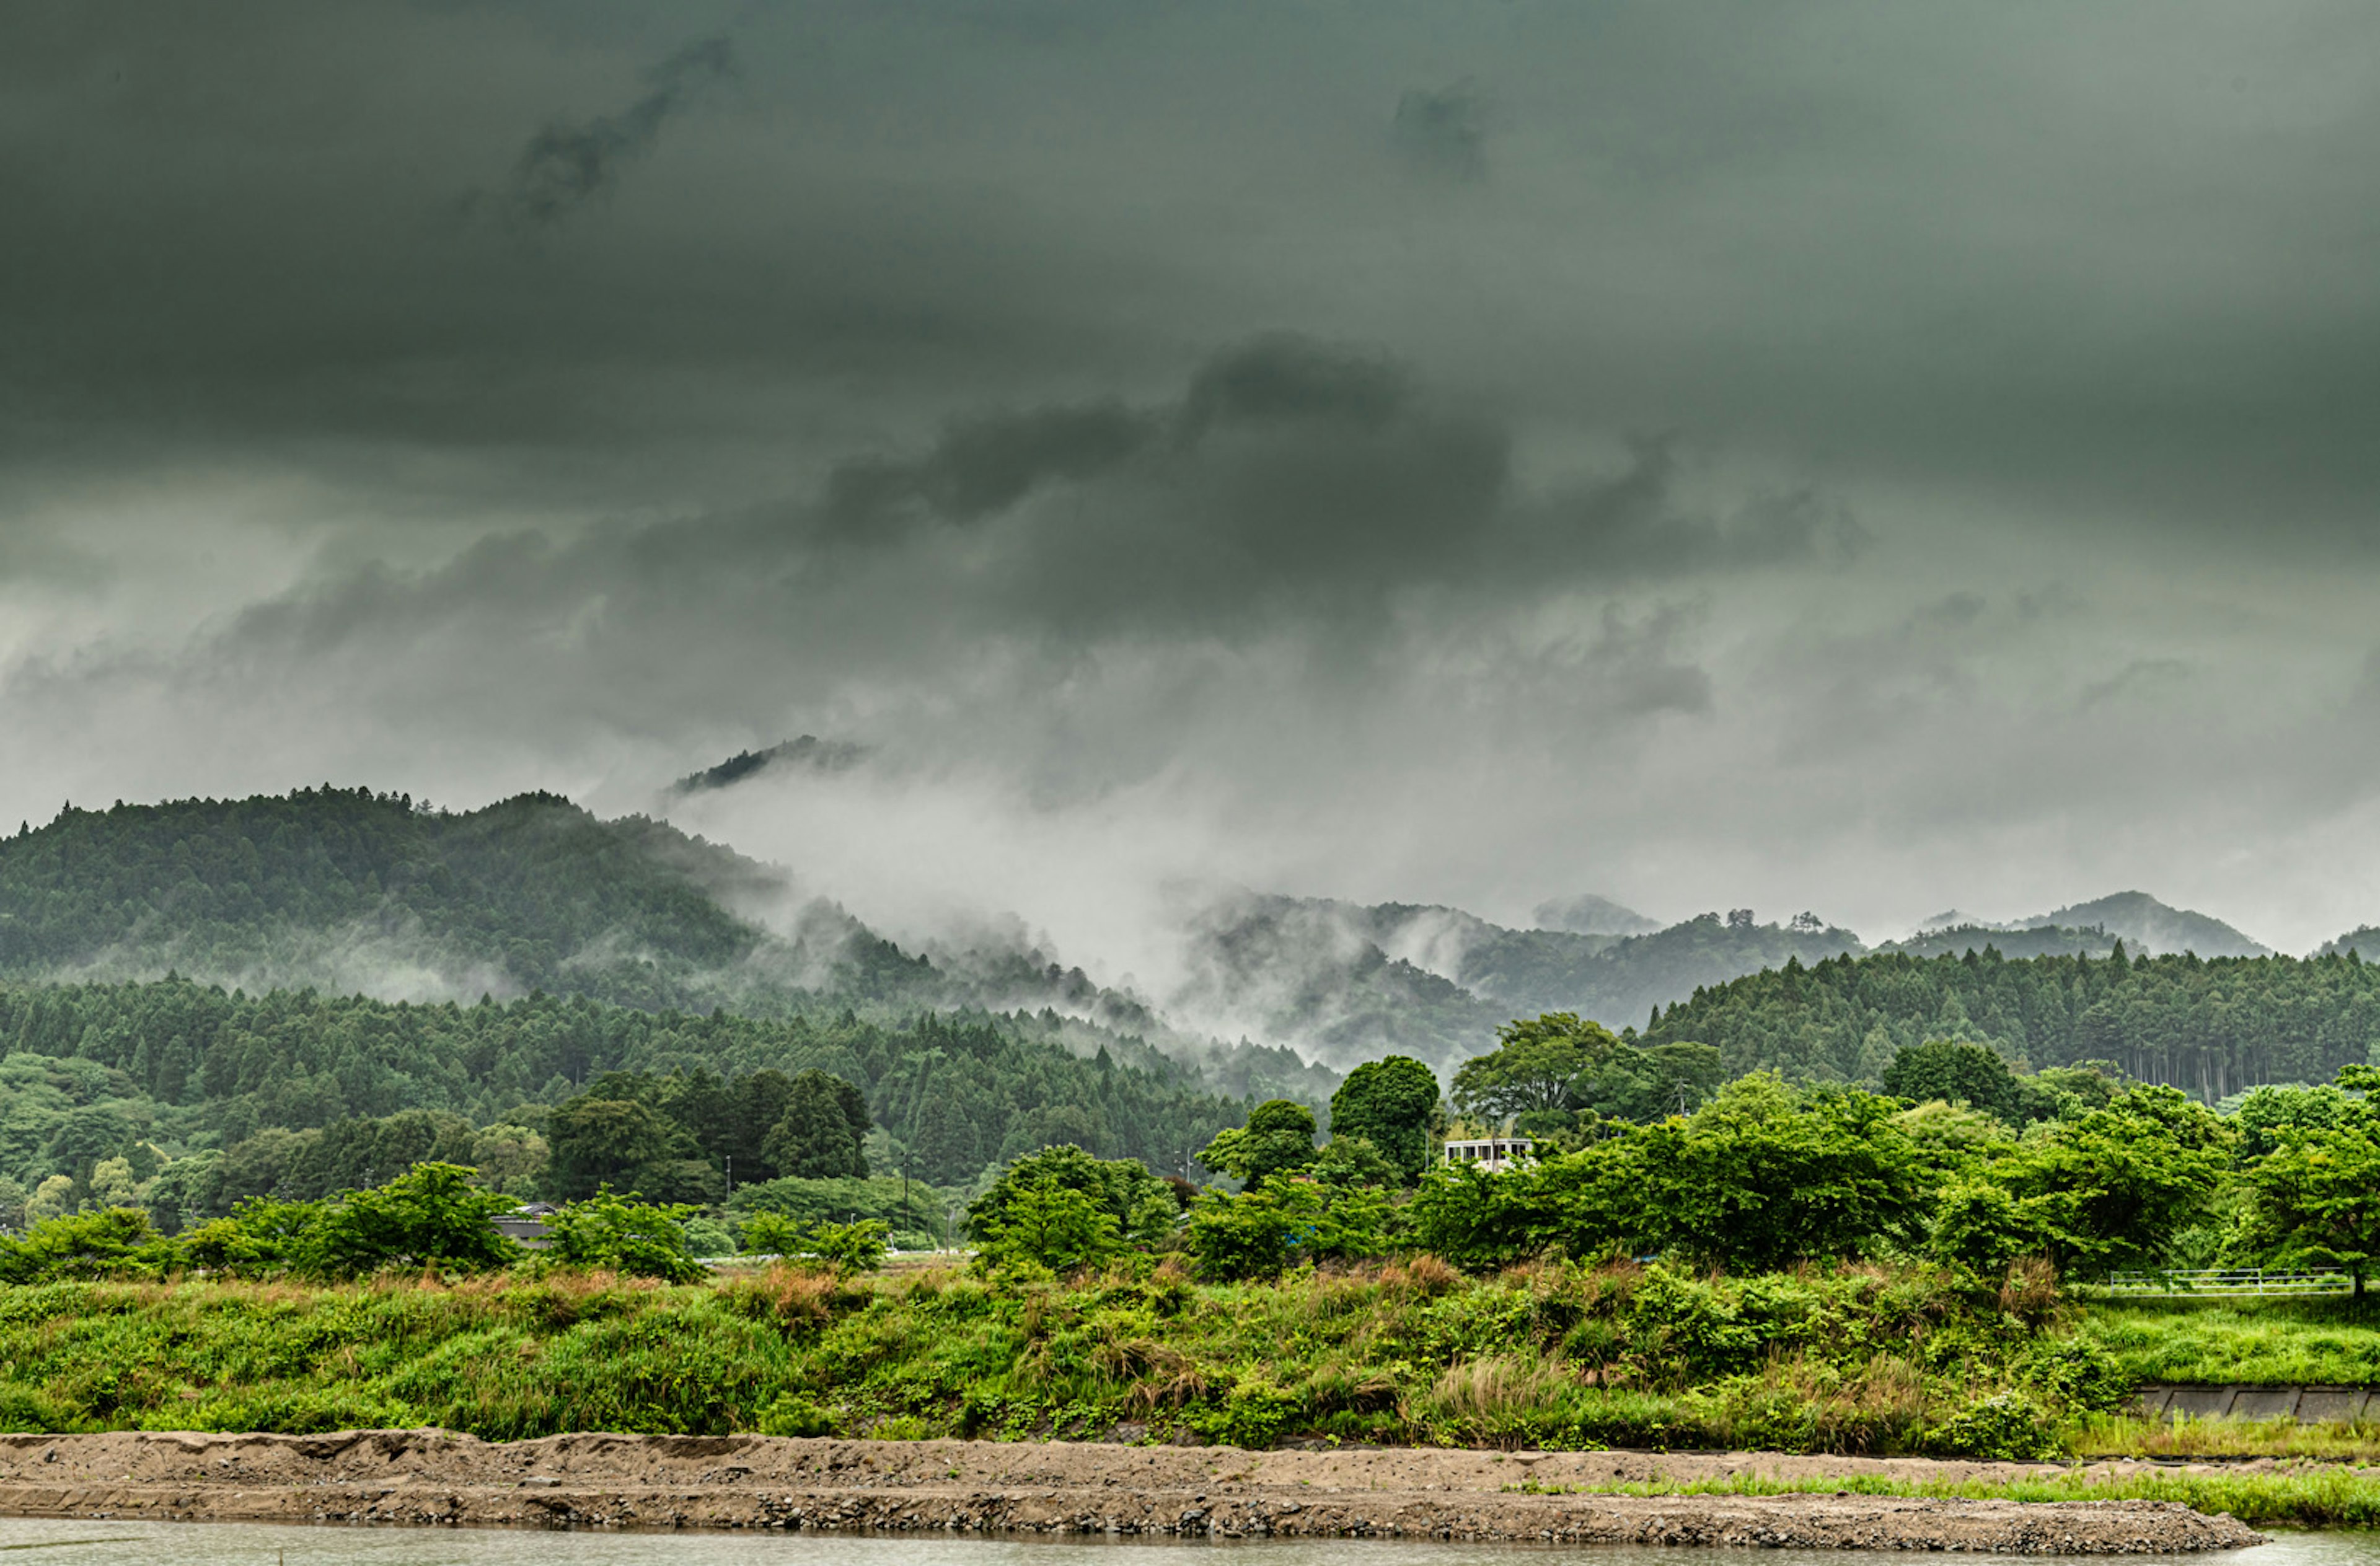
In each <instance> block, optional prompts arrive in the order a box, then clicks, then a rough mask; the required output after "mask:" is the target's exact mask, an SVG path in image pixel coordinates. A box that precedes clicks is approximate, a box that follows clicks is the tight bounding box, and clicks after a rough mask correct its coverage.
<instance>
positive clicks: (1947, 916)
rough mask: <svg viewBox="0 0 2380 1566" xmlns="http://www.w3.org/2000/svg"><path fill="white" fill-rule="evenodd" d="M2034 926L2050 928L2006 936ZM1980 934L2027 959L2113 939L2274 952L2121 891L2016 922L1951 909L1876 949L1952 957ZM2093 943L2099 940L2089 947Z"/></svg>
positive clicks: (2133, 945)
mask: <svg viewBox="0 0 2380 1566" xmlns="http://www.w3.org/2000/svg"><path fill="white" fill-rule="evenodd" d="M2040 931H2046V932H2049V933H2048V934H2047V935H2046V936H2041V937H2037V938H2034V939H2028V940H2023V941H2016V942H2015V943H2014V944H2011V941H2010V938H2011V937H2013V936H2015V935H2017V934H2019V933H2020V932H2028V933H2029V932H2040ZM1983 937H1988V938H1990V943H1991V944H1993V945H1994V946H1996V947H1998V950H1999V953H2000V954H2001V955H2002V956H2010V957H2012V956H2016V955H2019V954H2020V948H2021V949H2022V954H2023V955H2027V956H2034V955H2043V954H2047V953H2073V952H2097V953H2104V952H2106V951H2107V950H2108V946H2109V944H2110V943H2112V942H2113V941H2122V942H2123V943H2124V945H2125V946H2126V948H2127V949H2129V950H2130V951H2131V952H2133V953H2167V952H2173V953H2180V952H2194V953H2197V954H2198V955H2199V956H2202V957H2262V956H2267V955H2269V954H2270V953H2271V952H2272V948H2271V947H2269V946H2266V945H2265V943H2264V942H2262V941H2257V940H2254V939H2253V938H2252V937H2250V936H2248V935H2245V934H2243V933H2241V932H2240V930H2238V929H2234V928H2233V927H2231V926H2230V925H2228V924H2225V923H2224V922H2223V921H2222V920H2221V919H2218V918H2216V917H2213V916H2212V915H2208V914H2202V913H2199V912H2197V911H2196V910H2195V909H2191V908H2177V907H2174V906H2173V905H2172V904H2168V903H2161V902H2159V901H2157V899H2155V898H2154V897H2152V896H2150V895H2149V894H2148V893H2147V892H2115V893H2113V894H2112V895H2109V896H2107V897H2100V898H2095V899H2094V900H2093V901H2091V902H2088V903H2075V904H2069V905H2068V906H2066V907H2063V908H2059V909H2057V910H2055V911H2054V912H2051V913H2046V914H2035V915H2034V916H2032V917H2029V918H2021V919H2005V920H1991V919H1979V918H1976V917H1973V915H1970V914H1962V913H1961V912H1959V911H1958V910H1957V909H1955V908H1953V909H1951V910H1949V911H1948V912H1946V913H1941V914H1937V915H1936V916H1934V917H1932V918H1930V919H1927V920H1926V921H1925V923H1923V924H1921V925H1919V926H1918V927H1917V933H1916V934H1915V935H1913V936H1911V937H1910V938H1909V939H1908V940H1906V941H1890V942H1888V943H1887V945H1886V946H1885V947H1883V948H1879V950H1890V951H1895V952H1910V953H1919V954H1921V955H1923V954H1932V953H1939V952H1949V953H1953V954H1956V953H1960V952H1963V951H1964V950H1965V949H1966V947H1965V946H1963V945H1960V944H1958V943H1959V942H1961V941H1965V942H1966V943H1967V944H1968V945H1973V946H1975V947H1977V948H1978V949H1980V948H1981V946H1982V945H1983V944H1984V943H1985V942H1984V941H1983V940H1982V939H1979V938H1983ZM2095 940H2096V941H2099V942H2100V943H2099V944H2092V942H2093V941H2095Z"/></svg>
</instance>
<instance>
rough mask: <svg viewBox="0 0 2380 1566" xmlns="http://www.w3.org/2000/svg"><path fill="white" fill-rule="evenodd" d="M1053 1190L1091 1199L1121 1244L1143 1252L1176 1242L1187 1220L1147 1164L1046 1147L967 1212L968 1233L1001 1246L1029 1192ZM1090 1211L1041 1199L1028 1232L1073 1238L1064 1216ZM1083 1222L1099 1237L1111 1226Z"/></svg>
mask: <svg viewBox="0 0 2380 1566" xmlns="http://www.w3.org/2000/svg"><path fill="white" fill-rule="evenodd" d="M1053 1186H1054V1187H1062V1188H1063V1189H1065V1190H1069V1191H1073V1192H1076V1193H1078V1194H1080V1195H1081V1196H1086V1197H1087V1198H1089V1200H1090V1204H1091V1208H1096V1210H1097V1211H1099V1213H1103V1214H1104V1215H1105V1218H1106V1222H1107V1223H1111V1224H1112V1225H1113V1231H1112V1232H1113V1235H1114V1242H1113V1243H1114V1244H1124V1245H1132V1246H1135V1247H1137V1248H1140V1249H1143V1250H1147V1249H1154V1248H1157V1247H1159V1246H1161V1245H1163V1244H1166V1243H1167V1242H1168V1241H1169V1240H1171V1238H1172V1235H1173V1232H1174V1228H1175V1225H1176V1222H1177V1220H1179V1218H1180V1215H1181V1208H1180V1206H1179V1204H1177V1203H1176V1202H1175V1201H1174V1199H1173V1193H1172V1189H1171V1188H1170V1187H1168V1186H1167V1185H1166V1184H1165V1182H1163V1181H1162V1180H1160V1179H1158V1178H1157V1176H1155V1175H1153V1174H1151V1173H1149V1172H1148V1169H1147V1166H1146V1165H1144V1164H1141V1163H1138V1162H1136V1161H1135V1160H1133V1159H1099V1158H1093V1157H1092V1156H1091V1155H1090V1154H1088V1153H1087V1152H1085V1151H1083V1149H1082V1148H1080V1147H1044V1148H1042V1149H1041V1150H1040V1151H1039V1152H1038V1153H1034V1154H1031V1155H1029V1156H1027V1157H1026V1158H1021V1159H1017V1160H1016V1161H1015V1162H1014V1163H1012V1164H1010V1165H1009V1166H1008V1168H1007V1169H1006V1170H1004V1171H1002V1173H1001V1176H1000V1178H999V1179H998V1180H996V1181H994V1182H993V1183H992V1185H991V1188H990V1190H988V1191H986V1192H985V1193H984V1194H983V1195H982V1196H979V1197H977V1199H976V1202H975V1205H974V1206H972V1207H970V1208H967V1232H968V1233H969V1234H971V1235H972V1236H974V1238H975V1240H976V1241H977V1244H983V1245H986V1246H992V1245H996V1244H999V1243H1000V1242H999V1241H998V1240H997V1239H996V1236H997V1235H999V1234H1001V1233H1002V1232H1007V1230H1008V1226H1009V1225H1010V1224H1011V1223H1012V1221H1013V1220H1014V1219H1015V1217H1016V1216H1017V1215H1015V1214H1014V1213H1013V1212H1012V1211H1011V1208H1014V1205H1015V1204H1016V1202H1017V1201H1018V1199H1019V1198H1020V1197H1021V1196H1023V1195H1024V1194H1025V1193H1026V1192H1034V1193H1040V1192H1044V1191H1046V1190H1047V1189H1049V1188H1050V1187H1053ZM1087 1210H1089V1209H1084V1208H1079V1207H1078V1206H1077V1205H1075V1204H1070V1203H1056V1204H1054V1205H1053V1204H1051V1203H1050V1202H1048V1201H1044V1200H1042V1199H1041V1198H1040V1197H1039V1196H1037V1197H1036V1205H1035V1206H1034V1208H1033V1211H1034V1213H1035V1215H1036V1216H1035V1217H1034V1218H1033V1220H1032V1221H1031V1223H1030V1224H1028V1226H1027V1229H1026V1231H1024V1232H1036V1231H1046V1232H1050V1234H1052V1235H1055V1236H1060V1237H1063V1236H1066V1235H1069V1234H1071V1233H1072V1232H1073V1228H1072V1226H1073V1225H1074V1223H1075V1221H1076V1220H1075V1219H1073V1218H1067V1219H1066V1220H1065V1222H1063V1223H1058V1222H1057V1221H1056V1220H1058V1219H1059V1218H1060V1217H1062V1215H1066V1214H1072V1213H1076V1212H1079V1211H1087ZM1081 1221H1082V1222H1085V1223H1088V1224H1090V1225H1091V1228H1092V1229H1093V1230H1095V1231H1097V1232H1099V1233H1105V1232H1108V1231H1107V1229H1106V1226H1105V1224H1103V1223H1101V1222H1099V1221H1098V1220H1091V1219H1087V1218H1086V1219H1083V1220H1081ZM1082 1244H1088V1245H1089V1246H1090V1247H1091V1249H1092V1250H1094V1251H1098V1250H1099V1247H1100V1246H1101V1245H1103V1244H1106V1242H1104V1241H1099V1240H1095V1239H1094V1240H1087V1241H1084V1242H1082ZM1078 1248H1080V1247H1079V1246H1078V1245H1076V1244H1075V1242H1072V1241H1069V1244H1068V1245H1066V1246H1061V1247H1060V1248H1059V1252H1057V1253H1050V1254H1072V1251H1073V1250H1074V1249H1078ZM1100 1254H1104V1252H1100ZM1035 1259H1041V1264H1042V1265H1043V1266H1047V1267H1055V1266H1056V1265H1057V1264H1056V1263H1055V1262H1051V1261H1048V1260H1046V1259H1042V1258H1041V1254H1040V1253H1037V1254H1036V1257H1035Z"/></svg>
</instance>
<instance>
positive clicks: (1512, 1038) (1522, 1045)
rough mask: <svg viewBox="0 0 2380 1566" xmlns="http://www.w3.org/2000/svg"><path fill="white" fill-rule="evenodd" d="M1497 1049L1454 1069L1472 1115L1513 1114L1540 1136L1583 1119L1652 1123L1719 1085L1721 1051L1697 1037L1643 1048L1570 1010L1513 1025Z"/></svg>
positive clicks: (1457, 1091) (1463, 1104) (1459, 1096)
mask: <svg viewBox="0 0 2380 1566" xmlns="http://www.w3.org/2000/svg"><path fill="white" fill-rule="evenodd" d="M1497 1038H1498V1039H1499V1040H1500V1042H1499V1045H1498V1047H1497V1048H1496V1049H1495V1050H1493V1051H1491V1052H1489V1053H1488V1054H1485V1055H1480V1056H1476V1057H1475V1058H1474V1059H1472V1060H1469V1061H1466V1062H1463V1065H1462V1067H1461V1068H1460V1069H1459V1070H1457V1071H1456V1072H1455V1074H1454V1090H1453V1094H1452V1097H1453V1100H1454V1103H1455V1106H1456V1108H1458V1109H1460V1110H1462V1111H1463V1112H1464V1113H1466V1114H1475V1115H1482V1116H1485V1117H1486V1118H1488V1120H1490V1121H1493V1122H1501V1121H1504V1120H1506V1119H1510V1120H1512V1121H1513V1122H1514V1123H1515V1128H1516V1129H1518V1130H1519V1131H1521V1132H1523V1133H1524V1134H1526V1135H1534V1136H1546V1135H1553V1136H1556V1137H1560V1136H1561V1135H1562V1134H1564V1133H1566V1132H1569V1131H1571V1130H1572V1129H1573V1127H1575V1126H1578V1125H1579V1124H1581V1123H1582V1122H1584V1123H1585V1124H1586V1125H1587V1126H1588V1127H1592V1125H1593V1124H1594V1123H1596V1122H1597V1121H1600V1120H1605V1119H1612V1120H1626V1121H1639V1122H1642V1121H1651V1120H1658V1119H1660V1118H1661V1117H1663V1116H1665V1115H1670V1114H1678V1113H1682V1112H1684V1111H1687V1110H1690V1109H1692V1108H1694V1106H1695V1105H1696V1104H1699V1103H1702V1102H1703V1101H1704V1100H1706V1099H1708V1098H1709V1097H1710V1095H1711V1093H1712V1092H1713V1091H1714V1090H1715V1089H1716V1088H1717V1087H1718V1084H1719V1076H1720V1074H1719V1064H1718V1051H1717V1050H1712V1049H1710V1048H1708V1047H1707V1046H1705V1045H1701V1044H1694V1043H1683V1042H1675V1041H1672V1042H1666V1043H1662V1044H1659V1045H1656V1046H1654V1047H1652V1048H1650V1049H1639V1048H1637V1047H1636V1046H1635V1045H1633V1044H1630V1043H1624V1042H1622V1041H1621V1040H1620V1039H1618V1038H1613V1037H1612V1036H1611V1034H1610V1033H1609V1030H1607V1029H1605V1028H1604V1027H1602V1026H1598V1025H1597V1024H1595V1023H1591V1022H1582V1021H1580V1020H1579V1019H1578V1018H1577V1017H1575V1016H1573V1015H1572V1014H1570V1013H1568V1012H1549V1013H1548V1014H1545V1015H1544V1016H1540V1017H1532V1018H1529V1019H1528V1020H1526V1021H1523V1022H1515V1023H1511V1024H1508V1025H1506V1026H1504V1027H1502V1028H1501V1029H1500V1030H1498V1033H1497Z"/></svg>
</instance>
